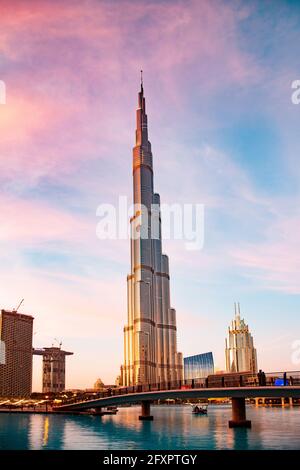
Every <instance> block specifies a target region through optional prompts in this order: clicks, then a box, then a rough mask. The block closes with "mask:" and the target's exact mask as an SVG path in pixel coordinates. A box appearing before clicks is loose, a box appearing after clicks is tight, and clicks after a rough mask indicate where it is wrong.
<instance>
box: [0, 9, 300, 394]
mask: <svg viewBox="0 0 300 470" xmlns="http://www.w3.org/2000/svg"><path fill="white" fill-rule="evenodd" d="M258 5H259V2H253V3H252V4H251V5H249V3H248V2H243V1H229V2H225V1H223V2H222V1H214V0H212V1H201V2H199V1H198V0H195V1H190V0H188V1H176V2H173V1H161V2H157V1H147V2H146V1H116V2H109V1H96V0H89V1H84V2H82V1H76V0H66V1H64V2H60V1H45V0H41V1H39V2H35V1H27V2H17V1H15V0H11V1H9V0H7V1H5V0H2V1H1V2H0V9H1V23H2V25H1V31H0V64H1V71H0V79H1V80H4V81H5V83H6V87H7V104H6V105H0V135H1V138H0V178H1V186H0V213H1V216H2V217H1V219H2V224H1V227H0V243H1V246H2V250H1V252H2V253H1V263H0V279H1V283H0V300H1V306H2V307H3V308H12V307H14V306H16V305H17V304H18V301H19V299H21V298H23V297H24V298H25V303H24V307H23V308H22V310H23V311H24V312H27V313H31V314H33V315H34V317H35V324H34V331H35V336H34V342H35V346H39V347H41V346H48V345H50V344H51V343H52V342H53V340H54V338H59V339H62V340H63V346H64V347H65V348H66V349H71V350H73V351H74V356H72V357H70V358H68V359H67V361H68V386H69V387H90V386H92V384H93V383H94V381H95V380H96V378H97V377H98V376H100V377H101V378H102V379H103V380H104V381H107V382H114V380H115V377H116V375H117V374H118V373H119V365H120V364H121V362H122V355H123V336H122V328H123V324H124V323H125V320H126V274H127V271H128V269H129V245H128V243H127V242H126V241H109V242H108V241H107V242H100V241H99V240H97V238H96V235H95V231H96V224H97V218H96V208H97V206H98V204H100V203H102V202H112V203H114V202H116V201H117V198H118V196H119V195H127V196H128V197H129V198H131V184H132V183H131V148H132V145H133V141H134V119H135V115H134V110H135V107H136V99H137V90H138V86H139V70H140V69H141V67H142V68H143V69H144V77H145V78H144V80H145V91H146V99H147V109H148V115H149V126H150V140H151V141H152V146H153V153H154V165H155V177H156V179H155V186H156V190H157V191H158V192H160V193H161V196H162V201H163V202H198V203H204V204H205V207H206V226H205V233H206V235H205V237H206V241H205V248H204V250H202V251H201V252H199V253H196V254H195V253H189V252H186V251H185V250H184V245H183V244H182V243H180V242H166V244H165V248H166V251H167V252H168V254H169V255H170V265H171V275H172V278H173V281H172V298H173V304H174V306H175V307H176V308H177V312H178V325H179V326H178V329H179V348H180V349H181V350H182V351H183V353H184V355H190V354H193V353H195V354H196V353H200V352H206V351H207V350H213V352H214V354H215V358H216V365H217V366H218V367H220V368H222V367H223V366H224V351H223V350H224V338H225V335H226V329H227V325H228V324H229V322H230V320H231V317H232V306H233V303H234V302H235V301H238V300H240V301H241V303H242V311H243V313H244V314H245V317H246V321H247V322H249V323H250V328H251V329H252V330H253V332H254V334H255V339H256V340H257V348H258V355H259V359H260V361H261V366H262V367H263V368H265V369H271V368H274V367H275V365H276V368H277V367H278V368H292V367H293V368H295V365H293V364H291V359H290V357H291V351H290V350H291V344H292V342H293V340H294V339H298V338H297V334H296V332H295V331H299V326H300V325H299V323H297V316H298V314H299V307H300V304H299V293H300V287H299V286H300V282H299V281H300V279H299V268H300V259H299V247H300V237H299V233H300V230H299V204H298V202H299V200H300V193H299V177H300V172H299V163H298V154H299V143H298V135H299V109H300V108H298V109H296V108H297V107H295V106H293V105H292V104H291V102H290V83H291V81H292V80H294V79H296V78H299V77H297V73H298V75H299V67H298V62H299V60H298V58H297V57H298V56H299V54H296V44H297V41H296V39H297V38H298V39H299V37H298V36H299V31H298V28H297V18H298V16H297V15H299V11H297V10H296V11H297V15H293V14H292V11H291V10H290V8H289V7H288V5H286V6H284V5H282V6H281V7H280V8H278V11H277V12H273V11H272V8H271V7H268V6H267V5H266V6H265V7H264V8H263V9H262V11H261V12H259V10H258ZM270 31H272V32H273V34H272V35H271V33H270ZM271 36H272V38H271V39H270V37H271ZM272 41H273V42H272ZM297 71H298V72H297ZM248 127H249V128H250V127H251V129H252V131H251V132H253V137H247V133H246V131H245V130H247V128H248ZM262 127H263V128H266V130H269V129H271V135H272V138H271V139H270V141H271V143H269V141H268V142H267V141H266V140H264V136H263V137H261V129H262ZM243 133H245V139H249V140H247V145H245V149H243V150H245V152H243V151H240V150H239V146H238V143H240V142H241V141H242V140H243V139H242V137H241V136H242V135H243ZM272 139H274V140H273V141H272ZM252 141H254V143H256V145H257V146H256V147H254V149H253V150H250V149H249V148H248V147H250V144H252ZM248 144H249V145H248ZM253 145H254V144H253ZM256 149H258V150H257V151H256ZM261 149H263V150H261ZM251 152H252V153H251ZM260 152H261V153H260ZM277 154H278V155H277ZM275 155H277V156H276V158H275ZM268 158H269V160H268ZM264 162H266V163H265V165H267V162H270V167H269V166H268V167H267V166H264ZM270 168H271V170H270ZM273 170H274V174H273ZM276 172H277V173H276ZM274 175H275V176H274ZM263 176H264V178H265V182H266V184H265V183H264V182H263V183H262V182H261V180H260V178H262V177H263ZM273 177H274V178H273ZM272 178H273V179H272ZM286 310H288V311H289V312H290V315H291V317H290V322H291V324H293V325H294V328H293V327H291V325H288V324H284V325H282V312H285V311H286ZM295 322H296V323H295ZM270 323H271V324H272V325H273V330H272V328H271V330H272V332H271V333H270V335H269V336H268V337H267V338H266V337H265V334H264V332H265V330H266V327H268V329H269V330H270V328H269V325H270ZM287 323H289V322H287ZM195 324H197V325H199V328H198V330H197V331H198V332H199V331H200V333H199V334H198V332H197V333H195V328H194V325H195ZM202 327H204V328H205V329H207V331H208V332H209V334H206V333H207V332H206V333H205V332H203V333H202V330H201V328H202ZM297 328H298V330H297ZM298 336H299V335H298ZM282 338H284V339H282ZM264 351H265V352H264ZM267 351H270V352H269V353H268V352H267ZM298 367H299V366H298ZM40 369H41V365H40V364H39V358H35V376H34V389H37V388H39V387H40Z"/></svg>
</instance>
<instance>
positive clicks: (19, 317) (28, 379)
mask: <svg viewBox="0 0 300 470" xmlns="http://www.w3.org/2000/svg"><path fill="white" fill-rule="evenodd" d="M32 331H33V317H32V316H30V315H23V314H20V313H17V312H15V311H7V310H1V314H0V342H1V360H0V397H12V398H13V397H24V398H25V397H29V396H30V394H31V385H32Z"/></svg>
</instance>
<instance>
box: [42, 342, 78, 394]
mask: <svg viewBox="0 0 300 470" xmlns="http://www.w3.org/2000/svg"><path fill="white" fill-rule="evenodd" d="M33 354H34V355H35V356H43V393H59V392H62V391H63V390H65V388H66V356H71V355H72V354H73V353H72V352H68V351H63V350H62V349H61V347H54V346H52V347H51V348H42V349H34V350H33Z"/></svg>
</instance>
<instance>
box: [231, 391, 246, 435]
mask: <svg viewBox="0 0 300 470" xmlns="http://www.w3.org/2000/svg"><path fill="white" fill-rule="evenodd" d="M231 401H232V420H230V421H229V427H230V428H251V421H249V420H247V419H246V401H245V398H232V399H231Z"/></svg>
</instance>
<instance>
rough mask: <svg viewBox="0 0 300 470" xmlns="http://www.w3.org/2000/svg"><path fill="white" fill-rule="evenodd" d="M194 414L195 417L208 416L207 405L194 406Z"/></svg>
mask: <svg viewBox="0 0 300 470" xmlns="http://www.w3.org/2000/svg"><path fill="white" fill-rule="evenodd" d="M192 413H193V414H194V415H207V405H194V406H193V410H192Z"/></svg>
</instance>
